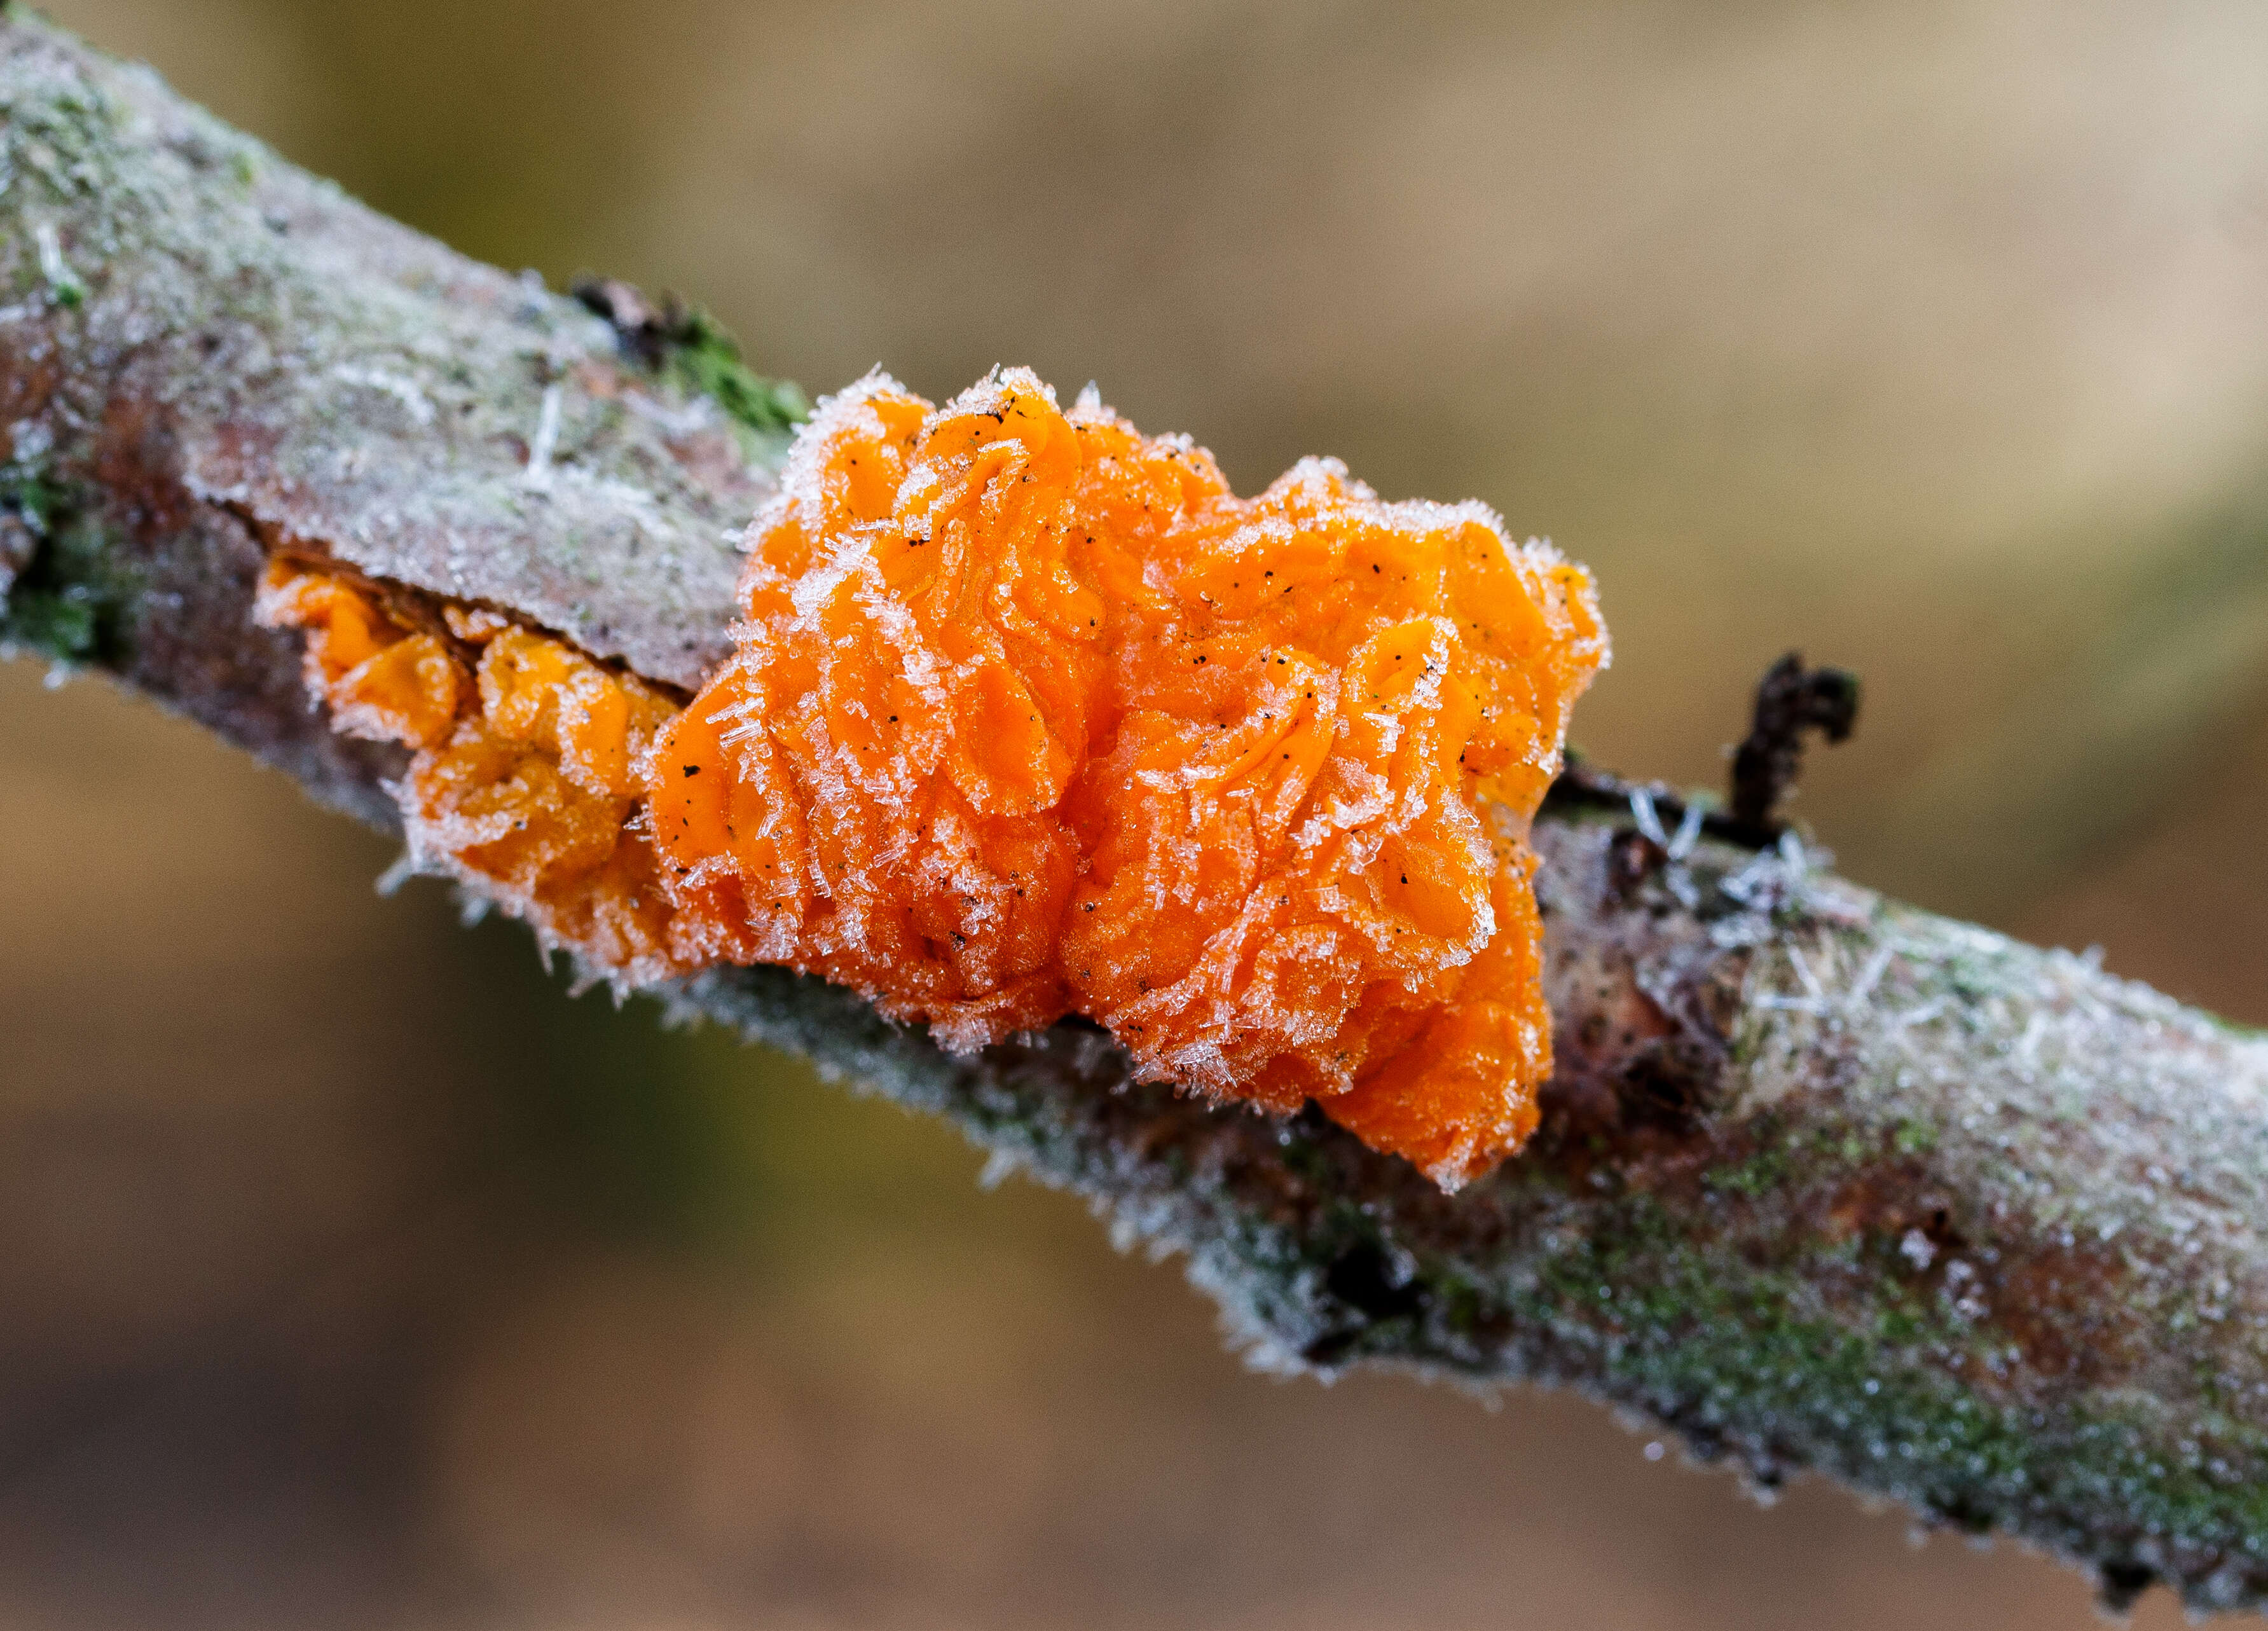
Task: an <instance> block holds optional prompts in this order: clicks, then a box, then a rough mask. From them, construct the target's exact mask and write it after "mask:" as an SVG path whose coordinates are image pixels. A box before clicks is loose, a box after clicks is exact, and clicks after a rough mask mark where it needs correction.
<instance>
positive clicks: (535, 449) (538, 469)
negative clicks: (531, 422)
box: [519, 385, 566, 492]
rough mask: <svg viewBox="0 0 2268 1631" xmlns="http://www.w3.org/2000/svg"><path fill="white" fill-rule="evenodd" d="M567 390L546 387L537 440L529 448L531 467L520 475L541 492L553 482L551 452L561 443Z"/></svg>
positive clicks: (537, 422)
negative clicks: (561, 421) (561, 412)
mask: <svg viewBox="0 0 2268 1631" xmlns="http://www.w3.org/2000/svg"><path fill="white" fill-rule="evenodd" d="M565 397H566V393H565V392H564V391H563V390H562V389H561V388H560V387H558V386H556V385H547V386H545V387H543V407H542V409H541V411H540V412H538V414H537V415H536V418H535V440H534V442H532V443H530V444H529V446H528V449H527V471H526V472H525V473H524V474H523V475H522V476H520V478H519V481H520V485H521V486H523V487H528V488H532V489H534V491H537V492H543V491H548V490H549V488H550V486H551V454H552V452H553V450H554V449H556V447H557V446H559V409H560V405H561V403H562V402H563V401H564V400H565Z"/></svg>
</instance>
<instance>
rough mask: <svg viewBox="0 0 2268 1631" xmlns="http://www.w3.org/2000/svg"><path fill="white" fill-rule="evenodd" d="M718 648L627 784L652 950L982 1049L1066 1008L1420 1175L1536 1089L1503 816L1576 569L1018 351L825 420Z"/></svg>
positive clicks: (1522, 775) (1521, 1117)
mask: <svg viewBox="0 0 2268 1631" xmlns="http://www.w3.org/2000/svg"><path fill="white" fill-rule="evenodd" d="M749 542H750V555H749V559H748V564H747V571H746V572H745V574H744V576H743V579H742V581H741V598H742V601H743V605H744V607H745V609H746V611H747V624H745V625H744V626H743V628H742V629H741V631H740V649H739V653H738V654H737V656H736V657H735V658H734V659H733V661H731V662H730V663H729V664H727V665H726V667H725V668H723V669H722V670H721V671H719V672H718V674H717V675H715V676H714V677H712V678H711V680H710V682H709V683H708V684H707V686H706V687H705V688H704V689H703V690H702V692H701V694H700V695H699V696H698V697H696V698H695V699H694V701H693V703H692V705H690V706H689V707H688V708H687V709H686V710H685V712H683V713H681V714H680V715H679V716H678V717H677V718H676V719H675V720H674V722H672V723H671V724H670V725H669V726H668V727H667V728H666V730H665V731H664V732H663V733H662V734H661V736H660V737H659V741H658V742H657V744H656V746H655V749H654V750H653V752H652V755H651V756H650V757H649V758H648V759H647V761H646V780H645V786H646V791H647V793H648V796H649V801H650V816H651V820H652V830H653V835H654V841H655V844H656V845H657V846H658V848H659V855H660V860H661V863H662V866H661V885H662V888H663V889H665V890H666V894H667V896H668V898H669V900H670V902H671V903H672V904H674V907H675V911H674V916H673V917H672V918H671V919H670V921H669V923H668V925H667V928H666V935H667V946H668V961H670V962H671V963H675V964H680V965H690V964H692V963H702V962H708V961H711V960H718V959H723V960H730V961H734V962H758V961H762V962H777V963H791V964H792V965H794V966H795V967H797V968H799V969H802V970H806V971H809V972H814V973H817V974H821V975H823V976H824V977H826V978H828V979H831V980H835V981H837V982H839V983H842V984H844V985H851V986H853V987H856V988H857V989H858V990H859V991H860V992H862V993H865V995H866V996H868V997H869V998H871V999H872V1000H873V1001H874V1002H875V1003H876V1004H877V1005H878V1006H880V1007H881V1008H882V1009H883V1010H884V1011H885V1012H886V1013H888V1014H890V1015H894V1016H896V1017H899V1018H902V1019H908V1020H920V1021H925V1022H928V1023H929V1025H930V1026H931V1027H932V1030H934V1031H935V1033H936V1034H937V1035H938V1036H939V1038H940V1039H941V1040H942V1041H943V1042H945V1043H946V1045H948V1046H950V1047H954V1048H961V1049H968V1048H974V1047H977V1046H980V1045H982V1044H985V1043H988V1042H991V1041H995V1040H998V1039H1000V1038H1002V1037H1006V1036H1008V1035H1010V1034H1012V1033H1013V1032H1015V1031H1017V1030H1026V1029H1030V1028H1035V1027H1038V1026H1041V1025H1044V1024H1046V1023H1049V1022H1051V1021H1053V1020H1055V1019H1057V1018H1058V1017H1060V1016H1062V1015H1064V1014H1066V1013H1078V1014H1084V1015H1089V1016H1091V1017H1092V1018H1094V1019H1095V1020H1097V1021H1099V1022H1101V1023H1102V1024H1104V1025H1105V1026H1107V1027H1108V1029H1109V1030H1110V1031H1111V1033H1112V1034H1113V1035H1114V1036H1115V1037H1117V1039H1118V1040H1119V1041H1120V1042H1121V1043H1122V1044H1124V1045H1125V1046H1126V1047H1127V1049H1128V1050H1129V1051H1130V1052H1131V1053H1132V1055H1133V1056H1134V1059H1135V1060H1136V1061H1137V1064H1138V1067H1139V1068H1140V1069H1141V1070H1142V1071H1143V1072H1144V1073H1145V1074H1149V1075H1151V1076H1154V1077H1160V1078H1165V1079H1170V1080H1173V1081H1179V1082H1182V1083H1184V1084H1186V1085H1188V1086H1189V1087H1191V1088H1193V1089H1197V1090H1199V1091H1201V1092H1204V1093H1205V1094H1207V1095H1209V1096H1213V1097H1216V1098H1221V1099H1228V1098H1241V1099H1248V1100H1251V1101H1253V1102H1255V1103H1259V1104H1261V1105H1263V1106H1265V1107H1267V1108H1269V1109H1271V1110H1277V1111H1288V1110H1292V1109H1295V1108H1297V1107H1298V1106H1299V1105H1300V1103H1303V1102H1305V1101H1306V1100H1307V1099H1310V1098H1312V1099H1314V1100H1315V1101H1316V1102H1317V1103H1320V1104H1321V1105H1322V1108H1323V1109H1324V1111H1326V1112H1327V1113H1328V1114H1329V1115H1330V1116H1331V1117H1332V1118H1335V1119H1337V1121H1339V1122H1341V1123H1343V1124H1344V1125H1346V1126H1348V1127H1350V1128H1351V1129H1352V1130H1353V1131H1354V1132H1356V1133H1358V1134H1359V1135H1360V1136H1361V1137H1362V1138H1364V1139H1365V1140H1366V1141H1368V1142H1369V1143H1371V1144H1372V1145H1373V1146H1375V1147H1377V1148H1382V1149H1388V1150H1393V1151H1396V1152H1398V1153H1400V1154H1403V1155H1407V1156H1408V1157H1410V1159H1411V1160H1412V1161H1414V1162H1417V1163H1418V1164H1419V1165H1420V1166H1421V1167H1423V1168H1424V1169H1425V1170H1426V1171H1427V1172H1428V1173H1429V1174H1431V1175H1432V1177H1434V1178H1435V1179H1436V1180H1437V1181H1439V1182H1440V1183H1441V1184H1442V1185H1445V1186H1454V1185H1457V1184H1459V1183H1462V1182H1463V1181H1464V1180H1466V1179H1468V1178H1469V1177H1473V1176H1474V1175H1476V1173H1478V1172H1481V1171H1484V1170H1486V1169H1487V1168H1488V1167H1489V1166H1490V1165H1491V1164H1492V1163H1493V1162H1495V1161H1496V1160H1497V1159H1498V1158H1499V1156H1501V1155H1504V1154H1505V1153H1506V1152H1507V1151H1510V1150H1512V1149H1515V1148H1518V1147H1519V1145H1520V1144H1521V1141H1522V1140H1524V1139H1525V1138H1526V1137H1527V1135H1528V1132H1529V1131H1530V1130H1531V1129H1532V1128H1533V1126H1534V1125H1535V1087H1536V1085H1537V1084H1538V1082H1540V1081H1541V1080H1542V1079H1543V1076H1544V1075H1545V1074H1546V1073H1547V1072H1548V1070H1549V1068H1550V1015H1549V1014H1548V1013H1547V1011H1546V1009H1545V1007H1544V1004H1543V995H1542V991H1541V987H1540V981H1539V969H1538V961H1537V949H1538V941H1539V940H1540V928H1539V925H1538V921H1537V918H1536V914H1535V898H1534V896H1533V893H1532V891H1531V889H1530V878H1531V875H1532V873H1533V868H1534V866H1535V861H1534V858H1533V856H1532V854H1531V853H1530V852H1529V850H1528V845H1527V841H1526V840H1527V830H1528V822H1529V820H1530V818H1531V817H1532V816H1533V815H1534V813H1535V807H1536V805H1537V803H1538V802H1539V801H1540V800H1541V799H1542V796H1543V791H1544V789H1545V787H1546V786H1548V785H1549V783H1550V778H1551V776H1552V775H1553V773H1554V772H1555V771H1556V770H1557V765H1558V760H1559V752H1560V745H1561V742H1562V741H1563V738H1564V734H1565V725H1566V718H1567V711H1568V709H1569V707H1570V706H1571V705H1572V703H1573V701H1574V699H1575V697H1577V696H1578V695H1579V694H1580V692H1581V691H1582V690H1583V688H1584V687H1585V686H1586V685H1587V683H1588V682H1589V680H1590V678H1591V676H1592V675H1593V674H1594V672H1595V671H1596V670H1597V669H1598V668H1600V667H1601V666H1602V664H1603V663H1604V662H1605V661H1606V657H1607V644H1606V635H1605V631H1604V629H1603V627H1602V624H1601V623H1600V620H1599V616H1598V612H1597V608H1596V603H1595V600H1594V594H1593V591H1592V587H1591V583H1590V579H1589V577H1588V574H1587V573H1586V572H1584V571H1583V570H1582V568H1580V566H1576V565H1572V564H1570V563H1568V562H1566V561H1565V560H1563V559H1562V558H1561V557H1559V556H1558V555H1557V553H1556V552H1555V551H1553V550H1551V549H1550V547H1549V546H1548V545H1543V544H1538V543H1535V542H1530V543H1528V544H1525V545H1514V544H1513V543H1511V542H1508V541H1507V540H1506V537H1505V535H1504V533H1503V531H1502V528H1501V526H1500V524H1499V521H1498V520H1497V519H1496V517H1495V516H1494V515H1492V514H1491V513H1489V512H1488V511H1487V510H1486V509H1484V508H1483V507H1482V506H1478V505H1475V504H1468V505H1462V506H1440V505H1432V504H1388V503H1383V502H1381V501H1380V500H1379V499H1378V498H1377V497H1376V496H1375V495H1374V494H1373V493H1372V492H1371V491H1369V490H1368V489H1367V488H1366V487H1364V486H1362V485H1361V484H1360V483H1357V482H1354V481H1352V480H1351V479H1350V478H1349V477H1348V476H1347V473H1346V471H1345V469H1344V467H1342V466H1340V465H1339V464H1337V462H1336V461H1327V460H1307V461H1302V462H1301V463H1300V465H1298V466H1297V467H1296V468H1295V469H1292V471H1291V472H1290V473H1289V474H1287V475H1286V476H1284V477H1283V478H1282V479H1280V480H1279V481H1278V482H1277V483H1275V485H1273V486H1272V487H1270V489H1269V490H1268V491H1266V492H1265V493H1263V495H1261V496H1260V497H1259V498H1253V499H1240V498H1236V497H1235V496H1234V495H1233V494H1232V493H1231V492H1230V491H1228V487H1227V484H1226V482H1225V481H1224V480H1223V479H1222V477H1221V475H1220V472H1219V469H1218V468H1217V467H1216V466H1215V465H1214V463H1213V461H1212V459H1211V456H1210V455H1209V454H1206V453H1205V452H1204V449H1202V448H1199V447H1197V446H1194V445H1192V444H1191V443H1190V442H1189V440H1188V439H1186V438H1181V437H1158V438H1145V437H1144V436H1142V435H1141V434H1140V433H1139V432H1137V431H1136V430H1135V429H1134V428H1133V427H1132V426H1131V425H1130V424H1127V423H1125V422H1124V421H1123V420H1122V419H1119V418H1117V417H1116V416H1115V415H1113V414H1111V413H1110V412H1109V411H1108V410H1106V409H1104V408H1103V407H1102V406H1101V403H1100V402H1097V401H1096V400H1095V399H1094V396H1093V395H1092V394H1090V395H1086V396H1085V397H1082V398H1081V399H1080V401H1079V404H1078V405H1077V406H1076V407H1075V408H1074V409H1073V410H1071V413H1070V414H1069V415H1067V416H1066V415H1065V414H1064V413H1063V412H1061V411H1060V410H1058V408H1057V404H1056V401H1055V398H1054V395H1053V394H1052V393H1051V392H1050V391H1049V388H1048V387H1046V386H1045V385H1043V384H1042V382H1041V381H1040V380H1038V379H1037V378H1036V377H1035V376H1034V375H1033V374H1032V373H1029V372H1028V371H1027V370H1023V369H1013V370H1009V371H1007V372H1005V373H999V374H997V375H996V376H995V377H993V378H991V379H988V380H984V381H983V382H982V383H980V384H978V385H977V386H976V387H973V388H972V389H970V390H969V391H968V392H966V393H964V394H963V395H961V397H959V398H958V399H956V400H955V401H954V402H951V403H950V404H948V405H947V406H946V407H945V408H944V409H942V410H932V409H931V407H930V405H929V404H928V403H927V402H924V401H922V400H921V399H920V398H918V397H917V396H915V395H912V394H911V393H909V392H908V391H906V390H905V389H904V388H903V387H900V386H898V385H897V384H896V383H895V382H894V381H892V380H888V379H887V378H885V377H883V376H880V375H879V374H877V375H873V376H870V377H869V378H867V379H865V380H862V381H860V382H859V383H858V385H857V386H855V387H852V388H851V389H850V390H848V391H845V392H843V394H842V395H838V396H836V397H835V398H833V399H831V400H829V401H828V402H824V403H822V404H821V410H820V411H819V413H818V415H817V417H815V418H814V420H813V421H812V422H811V424H808V425H807V426H806V428H805V429H804V431H803V432H802V433H801V435H800V436H799V439H798V440H797V443H796V445H795V447H794V449H793V451H792V454H791V457H790V462H789V468H788V471H787V476H786V479H785V481H784V484H783V488H782V491H781V494H780V497H779V498H777V500H775V502H774V503H773V504H772V505H771V506H770V507H769V508H768V509H767V510H766V511H765V512H764V513H763V514H762V515H761V516H760V517H759V518H758V520H757V521H756V523H755V526H754V527H753V528H752V529H751V533H750V539H749Z"/></svg>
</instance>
